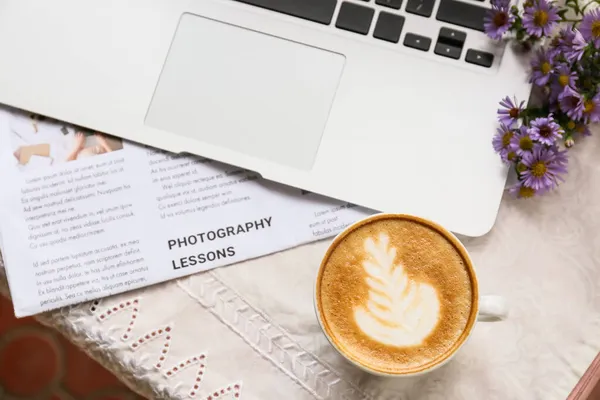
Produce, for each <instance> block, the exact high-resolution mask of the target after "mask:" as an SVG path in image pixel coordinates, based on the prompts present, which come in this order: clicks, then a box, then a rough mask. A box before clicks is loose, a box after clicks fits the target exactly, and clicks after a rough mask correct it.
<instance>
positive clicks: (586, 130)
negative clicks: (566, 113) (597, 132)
mask: <svg viewBox="0 0 600 400" xmlns="http://www.w3.org/2000/svg"><path fill="white" fill-rule="evenodd" d="M575 132H577V133H579V134H580V135H582V136H592V132H590V127H589V126H588V125H587V124H577V125H576V126H575Z"/></svg>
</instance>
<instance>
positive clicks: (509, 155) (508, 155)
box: [506, 151, 517, 161]
mask: <svg viewBox="0 0 600 400" xmlns="http://www.w3.org/2000/svg"><path fill="white" fill-rule="evenodd" d="M516 156H517V153H515V152H514V151H509V152H508V154H507V155H506V159H507V160H508V161H512V160H514V159H515V157H516Z"/></svg>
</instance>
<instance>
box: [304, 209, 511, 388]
mask: <svg viewBox="0 0 600 400" xmlns="http://www.w3.org/2000/svg"><path fill="white" fill-rule="evenodd" d="M385 218H402V219H407V218H408V219H411V220H415V221H418V222H420V223H423V224H425V225H427V226H429V227H432V228H434V229H436V230H438V231H439V232H441V233H442V234H443V235H445V236H446V237H447V238H448V239H449V240H450V241H451V242H452V243H453V244H454V245H455V247H456V248H457V249H458V250H459V251H460V252H461V253H462V254H461V255H462V256H463V258H464V259H465V261H466V267H467V268H468V269H469V270H470V273H471V277H472V290H473V293H474V294H475V298H476V299H477V301H474V302H473V305H472V309H471V315H472V318H470V320H469V322H468V323H467V327H466V328H465V330H464V331H463V333H462V335H461V337H460V338H459V339H458V341H457V343H456V344H455V345H454V347H453V348H452V349H451V352H450V353H449V354H448V355H447V356H446V358H444V359H443V360H441V361H440V362H437V363H436V364H434V365H431V366H428V367H427V368H424V369H422V370H420V371H418V372H406V373H404V372H403V373H388V372H382V371H378V370H374V369H373V368H371V367H369V366H367V365H365V364H363V363H361V362H360V360H358V359H356V358H354V357H353V355H352V354H350V353H348V352H345V351H344V350H343V349H341V348H340V347H339V346H338V345H337V344H336V343H335V341H334V340H333V338H332V337H331V334H330V332H328V329H327V327H326V324H325V323H324V321H323V317H322V315H321V311H320V307H319V304H318V301H319V300H318V299H319V297H318V290H319V280H320V277H321V273H322V271H323V269H324V267H325V264H326V262H325V261H326V260H327V258H328V257H329V254H330V252H331V251H333V249H334V248H335V247H337V245H338V243H339V242H340V241H341V240H342V239H343V238H344V237H345V236H346V235H348V234H349V233H351V232H352V231H353V230H354V229H356V228H358V227H359V226H361V225H364V224H367V223H369V222H371V221H373V220H377V219H385ZM313 300H314V307H315V313H316V315H317V320H318V321H319V325H320V326H321V329H322V331H323V333H324V334H325V336H326V337H327V339H328V340H329V343H331V345H332V346H333V347H334V348H335V349H336V350H337V352H338V353H339V354H340V355H341V356H342V357H344V358H345V359H347V360H348V361H350V362H351V363H352V364H354V365H356V366H357V367H359V368H361V369H363V370H365V371H367V372H369V373H372V374H375V375H380V376H388V377H410V376H418V375H423V374H426V373H429V372H431V371H434V370H436V369H437V368H439V367H441V366H442V365H444V364H446V363H447V362H449V361H450V360H451V359H452V358H453V357H454V356H455V355H456V353H458V351H459V350H460V348H461V347H462V346H463V345H464V344H465V342H466V341H467V339H468V338H469V336H470V335H471V333H472V332H473V329H474V327H475V325H476V323H477V322H478V321H482V322H494V321H501V320H503V319H505V318H506V317H507V316H508V307H507V304H506V301H505V300H504V298H503V297H501V296H497V295H485V296H479V284H478V281H477V275H476V273H475V269H474V268H473V263H472V261H471V258H470V256H469V253H468V251H467V249H466V248H465V247H464V245H463V244H462V243H461V242H460V240H458V238H457V237H456V236H454V234H452V233H451V232H450V231H448V230H446V229H445V228H443V227H442V226H440V225H438V224H436V223H435V222H432V221H429V220H427V219H424V218H420V217H415V216H412V215H404V214H385V213H382V214H375V215H373V216H370V217H367V218H364V219H362V220H360V221H357V222H355V223H354V224H352V225H350V226H348V227H347V228H346V229H345V230H344V231H342V232H340V233H339V234H338V235H337V236H336V237H335V238H334V239H333V241H332V242H331V244H330V245H329V248H328V249H327V252H326V254H325V256H324V257H323V259H322V262H321V265H320V267H319V272H318V274H317V282H316V284H315V293H314V297H313Z"/></svg>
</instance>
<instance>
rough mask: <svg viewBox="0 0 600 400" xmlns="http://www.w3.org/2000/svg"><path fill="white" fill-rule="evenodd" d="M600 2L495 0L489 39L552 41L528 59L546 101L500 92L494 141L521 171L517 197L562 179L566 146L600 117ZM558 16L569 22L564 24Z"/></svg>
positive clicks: (531, 42) (488, 23)
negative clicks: (530, 101) (517, 3)
mask: <svg viewBox="0 0 600 400" xmlns="http://www.w3.org/2000/svg"><path fill="white" fill-rule="evenodd" d="M598 3H599V0H591V1H590V2H589V3H587V4H585V5H583V6H580V4H579V3H578V0H566V3H565V4H564V6H561V7H559V6H557V5H556V4H555V3H553V2H548V1H546V0H527V1H526V3H525V4H524V5H523V8H522V9H521V8H519V7H517V6H515V5H512V6H511V4H510V0H493V1H492V9H491V10H490V11H489V12H488V15H487V16H486V19H485V31H486V33H487V35H488V36H490V37H491V38H492V39H497V40H500V39H502V38H504V37H509V38H510V39H512V40H514V41H516V42H518V43H519V44H520V45H521V46H523V47H524V48H525V49H531V48H533V47H534V46H535V45H536V44H539V43H542V42H544V41H549V44H548V45H547V46H539V47H540V49H539V50H537V51H536V53H535V54H534V55H533V57H532V61H531V77H530V81H531V83H533V85H534V89H536V90H538V91H539V93H541V96H539V97H540V99H541V100H542V101H541V102H540V104H530V105H528V106H527V107H525V106H524V103H525V102H523V101H522V102H518V101H517V99H511V98H510V97H506V98H504V99H502V101H501V102H500V106H501V107H502V108H501V109H499V110H498V120H499V121H500V127H499V128H498V131H497V133H496V135H495V136H494V138H493V140H492V144H493V146H494V150H495V151H496V152H497V153H498V154H499V155H500V157H501V158H502V160H503V161H504V162H506V163H508V164H510V166H511V168H512V169H514V171H515V172H516V174H517V177H518V183H517V184H516V185H514V186H512V187H511V188H510V189H509V190H510V191H511V192H512V193H513V194H515V195H516V196H518V197H533V196H536V195H540V194H543V193H546V192H548V191H550V190H553V189H555V188H556V187H557V186H558V183H559V182H562V181H564V175H565V174H566V173H567V160H568V159H567V154H566V153H567V152H566V150H561V147H562V146H563V145H564V147H565V148H567V149H568V148H570V147H572V146H573V145H574V144H575V139H578V138H579V137H581V136H587V135H589V134H590V130H589V127H588V125H589V124H590V123H593V122H598V121H600V90H599V87H600V9H597V8H594V9H593V10H591V11H590V10H589V7H590V6H591V5H598ZM559 23H564V25H565V26H564V27H563V28H562V29H560V30H558V27H559Z"/></svg>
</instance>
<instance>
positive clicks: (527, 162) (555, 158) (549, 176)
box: [520, 144, 567, 191]
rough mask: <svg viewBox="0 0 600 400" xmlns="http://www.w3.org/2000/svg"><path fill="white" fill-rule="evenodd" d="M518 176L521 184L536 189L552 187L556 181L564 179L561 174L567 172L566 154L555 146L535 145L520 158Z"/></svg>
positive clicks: (556, 183)
mask: <svg viewBox="0 0 600 400" xmlns="http://www.w3.org/2000/svg"><path fill="white" fill-rule="evenodd" d="M520 164H522V168H521V170H520V178H521V179H522V182H523V185H524V186H527V187H530V188H532V189H534V190H536V191H541V190H548V189H553V188H555V187H556V186H557V185H558V181H559V180H560V181H564V179H563V178H562V176H561V175H562V174H566V173H567V155H566V152H565V151H559V150H558V148H557V147H556V146H552V147H546V146H543V145H541V144H538V145H536V146H535V147H534V148H533V151H532V152H531V153H526V154H525V155H524V156H523V158H522V159H521V162H520Z"/></svg>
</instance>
